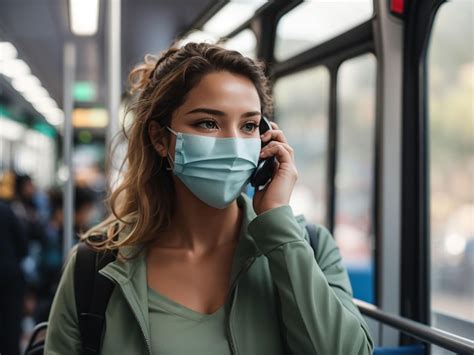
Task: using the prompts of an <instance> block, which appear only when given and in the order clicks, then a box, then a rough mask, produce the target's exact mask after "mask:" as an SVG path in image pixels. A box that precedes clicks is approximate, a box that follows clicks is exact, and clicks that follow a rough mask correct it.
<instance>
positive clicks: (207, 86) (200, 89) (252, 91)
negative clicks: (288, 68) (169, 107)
mask: <svg viewBox="0 0 474 355" xmlns="http://www.w3.org/2000/svg"><path fill="white" fill-rule="evenodd" d="M216 105H217V106H219V107H220V109H221V110H222V111H225V109H226V108H227V109H232V110H237V109H239V108H240V109H242V110H246V111H252V110H253V111H255V110H256V111H259V110H260V98H259V96H258V92H257V89H256V88H255V86H254V84H253V83H252V81H250V79H248V78H246V77H244V76H242V75H236V74H232V73H229V72H216V73H211V74H207V75H206V76H204V77H203V78H202V79H201V81H200V82H199V83H198V84H197V85H196V86H195V87H194V88H193V89H191V90H190V91H189V93H188V95H187V98H186V101H185V102H184V104H183V105H182V109H181V110H180V111H185V110H187V111H185V112H188V111H189V110H192V109H194V108H196V107H201V106H205V107H211V108H216V107H215V106H216Z"/></svg>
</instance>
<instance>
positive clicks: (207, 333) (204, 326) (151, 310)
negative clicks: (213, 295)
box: [148, 287, 230, 355]
mask: <svg viewBox="0 0 474 355" xmlns="http://www.w3.org/2000/svg"><path fill="white" fill-rule="evenodd" d="M148 317H149V323H150V333H151V349H152V352H153V354H154V355H181V354H183V355H185V354H195V355H199V354H203V355H204V354H206V355H212V354H219V355H221V354H222V355H226V354H230V348H229V343H228V341H227V337H226V334H225V307H224V306H222V307H220V308H219V309H218V310H217V311H215V312H214V313H212V314H203V313H199V312H196V311H193V310H192V309H189V308H187V307H185V306H183V305H181V304H179V303H176V302H174V301H172V300H171V299H169V298H167V297H165V296H163V295H161V294H159V293H158V292H156V291H155V290H153V289H152V288H150V287H149V288H148Z"/></svg>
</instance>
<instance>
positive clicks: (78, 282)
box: [74, 242, 116, 355]
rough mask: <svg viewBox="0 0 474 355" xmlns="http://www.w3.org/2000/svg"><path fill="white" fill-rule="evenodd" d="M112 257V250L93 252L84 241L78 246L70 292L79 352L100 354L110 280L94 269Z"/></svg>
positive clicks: (86, 354)
mask: <svg viewBox="0 0 474 355" xmlns="http://www.w3.org/2000/svg"><path fill="white" fill-rule="evenodd" d="M115 259H116V253H114V252H111V251H107V252H97V251H95V250H93V249H92V248H91V247H90V246H88V245H87V244H86V243H84V242H81V243H80V244H79V246H78V249H77V256H76V265H75V269H74V292H75V296H76V309H77V316H78V320H79V330H80V334H81V343H82V354H83V355H92V354H99V353H100V348H101V340H102V334H103V331H104V328H105V310H106V308H107V303H108V302H109V298H110V296H111V294H112V291H113V288H114V283H113V282H112V281H111V280H109V279H108V278H106V277H105V276H103V275H101V274H99V272H98V271H99V270H100V269H101V268H103V267H104V266H105V265H107V264H108V263H110V262H111V261H113V260H115Z"/></svg>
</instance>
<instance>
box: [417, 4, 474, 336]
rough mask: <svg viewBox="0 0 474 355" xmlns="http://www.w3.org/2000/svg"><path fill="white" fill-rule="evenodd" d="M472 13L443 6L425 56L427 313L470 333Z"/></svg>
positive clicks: (473, 257) (473, 317)
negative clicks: (427, 188) (427, 161)
mask: <svg viewBox="0 0 474 355" xmlns="http://www.w3.org/2000/svg"><path fill="white" fill-rule="evenodd" d="M473 11H474V8H473V5H472V1H470V0H454V1H450V2H447V3H445V4H443V5H442V6H441V7H440V8H439V10H438V12H437V14H436V17H435V20H434V23H433V28H432V32H431V38H430V43H429V47H428V52H427V62H426V64H427V74H428V126H429V131H428V132H429V174H430V177H429V180H430V182H429V194H430V195H429V196H430V204H429V206H430V210H429V217H430V244H431V251H430V252H431V312H432V316H431V319H432V324H433V326H435V327H437V328H441V329H443V330H446V331H450V332H452V333H455V334H457V335H460V336H464V337H467V338H471V339H472V336H473V334H474V333H473V332H474V330H473V329H474V325H473V322H474V307H473V303H472V302H473V299H474V188H473V181H474V113H473V98H474V86H473V78H474V58H473V51H474V48H473V43H474V36H473V25H472V24H473V22H474V17H473Z"/></svg>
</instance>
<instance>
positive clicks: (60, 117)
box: [44, 108, 64, 126]
mask: <svg viewBox="0 0 474 355" xmlns="http://www.w3.org/2000/svg"><path fill="white" fill-rule="evenodd" d="M44 115H45V116H44V117H45V118H46V121H48V122H49V123H50V124H52V125H53V126H59V125H61V124H63V123H64V112H63V111H62V110H61V109H59V108H53V109H50V110H48V111H46V112H44Z"/></svg>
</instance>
